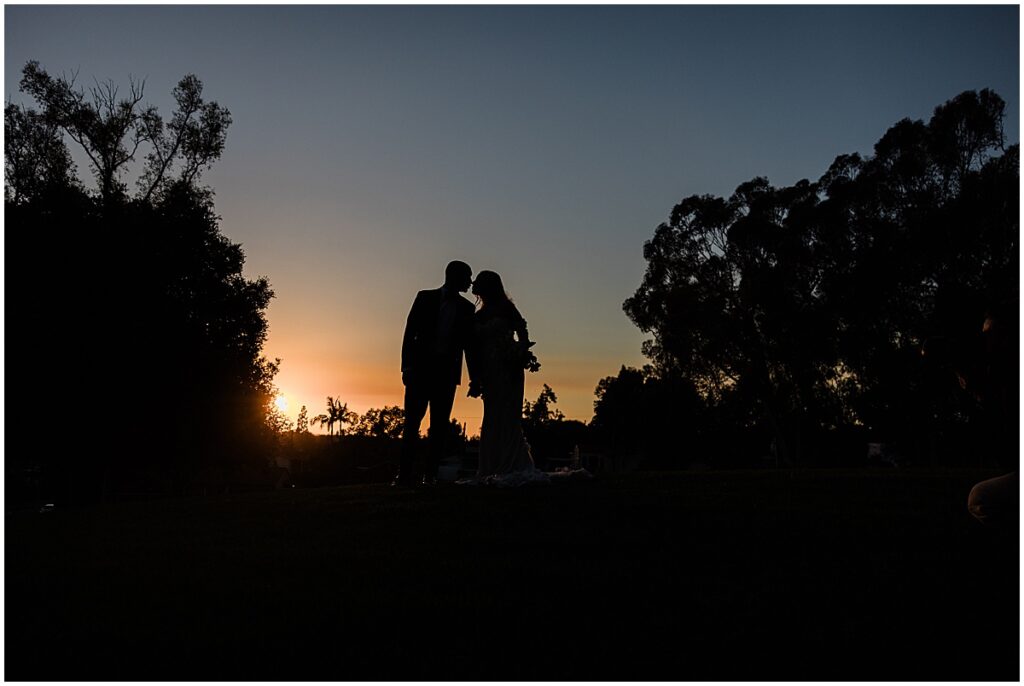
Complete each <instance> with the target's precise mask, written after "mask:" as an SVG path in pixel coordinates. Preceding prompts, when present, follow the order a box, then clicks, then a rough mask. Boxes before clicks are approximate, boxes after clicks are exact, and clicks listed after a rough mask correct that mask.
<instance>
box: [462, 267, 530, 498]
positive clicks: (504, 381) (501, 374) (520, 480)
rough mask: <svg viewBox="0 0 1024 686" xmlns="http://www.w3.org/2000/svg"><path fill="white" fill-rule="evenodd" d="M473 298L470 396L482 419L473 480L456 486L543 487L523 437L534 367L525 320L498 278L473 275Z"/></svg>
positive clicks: (467, 480)
mask: <svg viewBox="0 0 1024 686" xmlns="http://www.w3.org/2000/svg"><path fill="white" fill-rule="evenodd" d="M473 294H474V295H476V296H477V297H478V298H479V299H480V308H479V310H478V311H477V312H476V314H475V315H474V318H473V319H474V327H473V328H474V334H475V335H474V339H475V345H474V348H475V357H476V365H475V366H476V372H477V373H476V375H475V376H476V378H475V379H473V381H472V382H471V383H470V389H469V391H470V395H471V396H473V397H476V396H478V395H482V396H483V401H484V417H483V423H482V425H481V427H480V459H479V468H478V469H477V474H476V478H475V479H464V480H462V481H460V482H459V483H462V484H485V485H492V486H519V485H522V484H525V483H530V482H542V483H547V482H549V481H550V479H549V477H548V475H547V474H545V473H544V472H542V471H540V470H539V469H537V467H536V465H535V464H534V462H533V456H532V455H531V454H530V445H529V444H528V443H527V442H526V438H525V437H524V436H523V385H524V373H523V370H524V369H525V368H527V367H530V368H531V369H532V370H536V368H537V367H539V365H538V364H537V363H536V358H535V357H534V356H533V353H531V352H530V347H531V346H532V345H533V343H531V342H530V338H529V334H528V333H527V330H526V320H525V319H523V317H522V315H521V314H519V310H518V309H516V306H515V305H514V304H513V303H512V301H511V300H509V298H508V296H507V295H506V294H505V288H504V286H503V285H502V283H501V277H500V276H498V275H497V274H496V273H494V272H492V271H482V272H480V273H479V274H478V275H477V277H476V280H475V281H474V282H473Z"/></svg>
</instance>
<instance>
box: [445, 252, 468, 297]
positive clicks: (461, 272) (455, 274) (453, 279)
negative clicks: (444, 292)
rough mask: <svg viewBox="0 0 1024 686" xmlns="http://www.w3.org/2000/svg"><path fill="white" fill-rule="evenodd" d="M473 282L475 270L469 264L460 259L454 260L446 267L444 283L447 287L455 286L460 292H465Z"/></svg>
mask: <svg viewBox="0 0 1024 686" xmlns="http://www.w3.org/2000/svg"><path fill="white" fill-rule="evenodd" d="M472 283H473V270H472V269H470V268H469V265H468V264H466V263H465V262H460V261H459V260H452V261H451V262H449V263H448V266H447V267H445V269H444V285H445V286H446V287H447V288H454V289H455V290H457V291H458V292H459V293H465V292H466V291H468V290H469V286H470V284H472Z"/></svg>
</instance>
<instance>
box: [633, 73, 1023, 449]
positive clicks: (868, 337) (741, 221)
mask: <svg viewBox="0 0 1024 686" xmlns="http://www.w3.org/2000/svg"><path fill="white" fill-rule="evenodd" d="M1003 110H1004V105H1003V102H1002V100H1001V99H1000V98H999V96H998V95H996V94H995V93H992V92H991V91H987V90H983V91H980V92H973V91H968V92H966V93H962V94H960V95H959V96H957V97H956V98H954V99H952V100H950V101H949V102H947V103H945V104H943V105H941V106H939V107H937V108H936V110H935V112H934V114H933V116H932V118H931V120H930V121H929V122H928V123H927V124H926V123H924V122H921V121H911V120H903V121H901V122H898V123H897V124H896V125H894V126H893V127H892V128H890V129H889V130H888V131H887V132H886V133H885V135H884V136H883V137H882V138H881V139H880V140H879V141H878V143H877V144H876V146H875V149H874V155H873V156H871V157H868V158H862V157H861V156H860V155H857V154H852V155H841V156H839V157H837V158H836V160H835V162H833V164H832V165H831V166H830V168H829V169H828V170H827V171H826V173H825V174H824V175H823V176H822V177H821V178H820V179H819V180H818V181H817V182H814V183H812V182H809V181H806V180H805V181H800V182H798V183H797V184H794V185H793V186H790V187H783V188H776V187H773V186H771V185H770V184H769V183H768V181H767V180H766V179H764V178H755V179H752V180H751V181H748V182H746V183H743V184H740V185H739V186H737V188H736V191H735V192H734V193H733V194H732V196H730V197H729V198H719V197H714V196H709V195H693V196H690V197H687V198H685V199H684V200H682V201H681V202H680V203H679V204H678V205H676V207H675V208H674V209H673V210H672V213H671V215H670V217H669V220H668V221H667V222H665V223H663V224H661V225H660V226H658V227H657V229H656V230H655V233H654V237H653V238H652V239H651V240H649V241H647V243H645V245H644V257H645V259H646V260H647V271H646V273H645V275H644V279H643V282H642V283H641V285H640V287H639V288H638V290H637V291H636V293H635V294H634V295H633V296H632V297H631V298H629V299H628V300H627V301H626V302H625V303H624V309H625V311H626V314H627V315H628V316H629V317H630V319H631V320H632V321H633V322H634V323H635V324H636V325H637V326H638V327H639V328H640V329H641V330H643V331H644V332H647V333H650V334H652V338H651V339H649V340H648V341H646V342H645V344H644V353H645V355H647V357H649V358H650V359H651V361H652V363H653V367H654V372H655V375H656V376H657V377H658V378H660V379H661V380H668V379H673V378H675V379H682V380H688V381H691V382H692V383H693V384H694V385H695V386H696V388H697V389H698V390H699V392H700V394H701V397H702V398H703V399H704V403H705V404H706V406H707V407H708V408H720V409H724V408H725V407H726V406H728V407H729V414H731V415H732V416H733V417H735V418H736V420H737V421H738V422H740V426H739V427H737V428H738V429H746V430H756V429H759V428H762V427H764V428H767V429H768V430H769V431H770V432H771V433H772V435H773V436H774V439H775V442H776V445H777V446H778V450H779V452H780V455H781V457H782V459H783V461H785V462H790V463H802V462H805V461H806V459H807V456H808V454H810V453H812V452H813V451H814V447H813V445H812V443H813V440H812V439H813V435H815V434H820V433H821V432H822V431H831V430H836V429H839V428H841V427H850V426H863V427H865V428H866V429H868V430H870V431H877V432H880V433H882V434H885V435H890V436H891V435H896V434H903V435H913V434H915V433H916V434H918V435H926V434H930V435H933V436H934V435H936V432H938V431H940V430H941V427H943V426H945V427H949V426H952V425H954V424H956V423H957V422H958V421H960V420H959V419H957V418H958V417H959V416H961V415H962V414H963V409H964V408H963V406H962V403H963V400H962V398H956V397H955V394H950V393H947V392H945V391H938V386H941V387H943V388H947V389H948V386H949V375H947V378H946V379H945V380H939V379H938V378H936V377H935V374H936V373H937V372H936V371H935V370H934V369H933V368H932V369H930V368H928V367H927V366H926V365H924V363H923V362H922V358H921V354H920V353H921V350H922V345H923V344H924V341H925V340H928V339H933V338H935V337H940V338H942V337H954V338H955V337H962V336H963V335H965V334H966V333H967V332H971V331H973V330H974V328H975V327H976V326H980V321H981V318H982V315H983V312H984V305H985V303H991V302H995V301H997V300H999V299H1000V298H1005V297H1006V296H1007V295H1008V294H1011V293H1014V292H1016V275H1017V270H1018V262H1017V260H1018V257H1017V234H1018V232H1019V226H1018V223H1017V207H1018V197H1017V187H1018V182H1017V178H1018V174H1017V167H1016V159H1017V152H1016V146H1014V147H1011V148H1010V149H1005V148H1004V145H1003V140H1002V116H1003ZM624 381H625V380H624V379H623V380H622V382H624ZM936 384H938V386H937V385H936ZM936 418H938V419H936ZM933 444H934V441H933ZM922 451H923V448H922V449H919V450H918V452H919V453H920V452H922ZM932 452H934V451H932Z"/></svg>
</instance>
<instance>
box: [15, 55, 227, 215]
mask: <svg viewBox="0 0 1024 686" xmlns="http://www.w3.org/2000/svg"><path fill="white" fill-rule="evenodd" d="M20 85H21V89H22V90H23V91H24V92H26V93H28V94H29V95H31V96H32V97H33V98H34V99H35V100H36V102H37V104H38V105H39V106H40V108H41V110H40V113H39V115H38V116H39V117H40V118H41V119H42V121H43V122H44V123H45V127H46V128H47V129H50V128H53V129H56V128H59V129H60V130H62V131H64V132H65V133H66V134H67V135H68V137H69V138H70V139H71V140H73V141H74V142H75V143H77V144H78V145H79V146H80V147H81V148H82V150H83V152H85V154H86V156H87V157H88V158H89V166H90V170H91V171H92V173H93V175H94V176H95V178H96V183H97V185H98V187H99V192H100V197H101V198H102V199H103V201H104V203H108V202H110V201H111V200H112V199H114V198H115V197H121V196H123V195H124V194H125V193H126V186H125V184H124V183H123V182H121V181H120V178H119V176H120V173H121V170H122V169H123V168H124V166H125V165H126V164H128V163H129V162H132V161H134V160H135V156H136V153H137V152H138V151H139V149H140V147H141V146H144V145H148V146H149V148H150V152H149V153H148V154H147V155H146V164H145V169H144V171H143V173H142V175H141V176H140V178H139V180H138V186H139V193H140V195H139V198H140V199H141V200H142V201H143V202H148V201H149V200H150V198H151V197H152V196H153V194H154V192H158V191H160V190H162V189H165V188H166V187H168V186H169V185H170V183H169V181H168V175H169V172H170V170H171V169H172V168H173V167H174V166H175V164H177V165H178V166H179V167H180V170H179V174H178V177H177V181H178V182H180V183H183V184H185V185H192V184H193V183H194V182H195V181H196V180H197V179H198V177H199V174H200V172H201V171H202V170H203V169H204V168H207V167H209V166H210V165H211V164H212V163H213V162H214V161H216V160H217V159H218V158H219V157H220V155H221V153H222V152H223V150H224V143H225V140H226V138H227V128H228V126H230V124H231V115H230V113H229V112H228V110H227V109H225V108H223V107H221V106H219V105H218V104H217V103H215V102H204V101H203V98H202V91H203V86H202V83H201V82H200V81H199V79H198V78H197V77H196V76H195V75H193V74H188V75H186V76H185V77H184V78H182V79H181V81H179V82H178V85H177V86H176V87H175V89H174V93H173V95H174V99H175V102H176V103H177V109H176V110H175V112H174V114H173V115H172V117H171V121H170V122H169V123H168V124H167V125H166V126H165V125H164V122H163V118H162V117H161V116H160V114H159V112H158V111H157V109H156V108H155V107H152V106H148V107H143V106H142V100H143V98H144V93H145V83H144V82H140V83H136V82H135V81H134V80H130V84H129V89H128V93H127V95H126V96H125V97H120V98H119V97H118V92H119V89H118V87H117V86H116V85H115V84H114V82H113V81H106V82H104V83H98V82H97V83H96V85H95V86H94V87H92V88H90V89H89V91H88V93H86V91H85V90H84V89H81V88H76V87H75V76H72V77H70V78H67V77H65V76H60V77H53V76H51V75H50V74H48V73H47V72H46V71H45V70H44V69H42V68H41V67H40V66H39V63H38V62H35V61H30V62H28V63H27V64H26V65H25V67H24V69H23V70H22V78H21V84H20ZM33 114H34V113H33Z"/></svg>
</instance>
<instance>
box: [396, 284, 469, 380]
mask: <svg viewBox="0 0 1024 686" xmlns="http://www.w3.org/2000/svg"><path fill="white" fill-rule="evenodd" d="M473 310H474V307H473V304H472V303H470V302H469V301H468V300H466V299H465V298H463V297H462V296H461V295H460V294H459V293H458V292H457V291H452V292H451V293H449V295H448V297H447V298H442V289H440V288H436V289H433V290H426V291H420V292H419V293H417V294H416V300H414V301H413V303H412V309H411V310H410V311H409V318H408V319H407V320H406V323H405V337H404V338H403V339H402V373H403V375H404V376H405V378H406V379H407V381H410V382H412V383H440V384H451V385H453V386H458V385H459V384H460V383H461V382H462V356H463V354H464V353H465V356H466V365H467V366H468V367H469V373H470V378H471V379H472V378H473V372H474V371H475V367H474V350H473Z"/></svg>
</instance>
